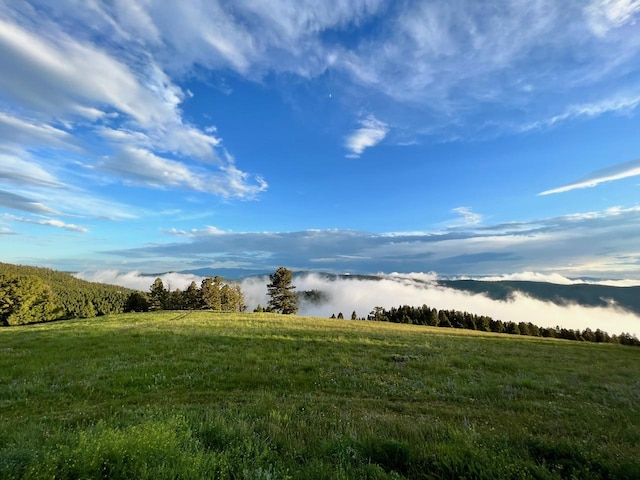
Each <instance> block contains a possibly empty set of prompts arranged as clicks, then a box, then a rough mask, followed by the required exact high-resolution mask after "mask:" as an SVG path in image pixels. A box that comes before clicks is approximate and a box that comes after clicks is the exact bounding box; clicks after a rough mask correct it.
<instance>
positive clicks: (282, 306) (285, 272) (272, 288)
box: [267, 267, 298, 314]
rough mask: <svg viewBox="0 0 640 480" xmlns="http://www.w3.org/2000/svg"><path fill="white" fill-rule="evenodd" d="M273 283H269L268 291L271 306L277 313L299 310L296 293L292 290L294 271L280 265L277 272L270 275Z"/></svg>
mask: <svg viewBox="0 0 640 480" xmlns="http://www.w3.org/2000/svg"><path fill="white" fill-rule="evenodd" d="M269 280H271V283H269V284H268V285H267V293H268V295H269V296H270V297H271V299H270V300H269V308H270V309H271V310H272V311H274V312H277V313H284V314H291V313H297V312H298V304H297V301H296V294H295V293H294V292H292V290H293V289H294V288H296V287H295V285H292V284H291V282H292V280H293V272H292V271H291V270H289V269H287V268H285V267H280V268H278V270H276V271H275V273H273V274H271V275H269Z"/></svg>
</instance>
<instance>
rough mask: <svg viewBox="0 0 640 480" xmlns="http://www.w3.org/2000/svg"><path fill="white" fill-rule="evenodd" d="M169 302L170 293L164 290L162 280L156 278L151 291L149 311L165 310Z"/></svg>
mask: <svg viewBox="0 0 640 480" xmlns="http://www.w3.org/2000/svg"><path fill="white" fill-rule="evenodd" d="M168 300H169V291H168V290H167V289H166V288H164V284H163V283H162V279H161V278H160V277H158V278H156V279H155V281H154V282H153V285H151V288H150V289H149V310H165V309H166V308H167V306H168V305H167V302H168Z"/></svg>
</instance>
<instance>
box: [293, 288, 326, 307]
mask: <svg viewBox="0 0 640 480" xmlns="http://www.w3.org/2000/svg"><path fill="white" fill-rule="evenodd" d="M295 294H296V298H297V300H298V301H299V302H304V303H310V304H311V305H321V304H323V303H327V302H329V301H330V298H329V295H327V293H326V292H323V291H322V290H303V291H301V292H295Z"/></svg>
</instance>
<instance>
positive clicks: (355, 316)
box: [351, 310, 358, 320]
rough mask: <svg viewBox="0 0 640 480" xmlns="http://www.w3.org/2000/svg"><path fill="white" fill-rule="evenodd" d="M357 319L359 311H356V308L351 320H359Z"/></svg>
mask: <svg viewBox="0 0 640 480" xmlns="http://www.w3.org/2000/svg"><path fill="white" fill-rule="evenodd" d="M357 319H358V314H357V313H356V311H355V310H354V311H353V312H352V313H351V320H357Z"/></svg>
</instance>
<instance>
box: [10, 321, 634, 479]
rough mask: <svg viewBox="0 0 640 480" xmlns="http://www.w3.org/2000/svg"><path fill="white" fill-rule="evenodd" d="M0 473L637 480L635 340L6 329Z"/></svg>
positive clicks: (318, 330)
mask: <svg viewBox="0 0 640 480" xmlns="http://www.w3.org/2000/svg"><path fill="white" fill-rule="evenodd" d="M0 411H1V412H2V415H1V416H0V478H1V479H22V478H25V479H40V478H50V479H54V478H55V479H94V478H95V479H99V478H109V479H130V478H136V479H197V478H219V479H239V478H243V479H316V478H331V479H341V478H342V479H350V478H354V479H355V478H358V479H402V478H407V479H436V478H468V479H471V478H473V479H476V478H477V479H483V478H486V479H517V478H522V479H527V478H532V479H561V478H567V479H569V478H571V479H574V478H575V479H590V478H593V479H596V478H612V479H613V478H628V479H637V478H640V349H638V348H634V347H626V346H621V345H611V344H595V343H586V342H570V341H565V340H556V339H545V338H535V337H524V336H522V337H521V336H514V335H498V334H492V333H481V332H473V331H468V330H457V329H441V328H431V327H424V326H412V325H402V324H389V323H379V322H366V321H351V320H329V319H319V318H305V317H296V316H283V315H276V314H266V313H265V314H256V313H239V314H226V313H213V312H205V311H197V312H168V311H163V312H153V313H132V314H119V315H111V316H104V317H98V318H92V319H86V320H67V321H63V322H53V323H46V324H35V325H26V326H20V327H10V328H3V329H0Z"/></svg>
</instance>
